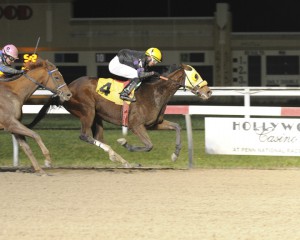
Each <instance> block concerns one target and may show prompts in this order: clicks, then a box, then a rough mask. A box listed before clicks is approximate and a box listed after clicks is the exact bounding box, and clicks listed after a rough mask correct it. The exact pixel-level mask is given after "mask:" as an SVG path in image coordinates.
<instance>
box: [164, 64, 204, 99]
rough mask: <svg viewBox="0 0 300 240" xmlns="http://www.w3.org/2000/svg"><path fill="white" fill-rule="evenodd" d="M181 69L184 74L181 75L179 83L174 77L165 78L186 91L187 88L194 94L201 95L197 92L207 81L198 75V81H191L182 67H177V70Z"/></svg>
mask: <svg viewBox="0 0 300 240" xmlns="http://www.w3.org/2000/svg"><path fill="white" fill-rule="evenodd" d="M182 70H183V73H184V74H183V75H182V80H181V82H180V83H178V82H177V81H176V80H175V79H172V78H167V79H169V80H173V81H174V82H176V84H177V85H178V86H179V87H183V90H184V91H186V90H187V89H188V90H190V91H191V92H192V93H193V94H195V95H202V94H200V93H199V89H201V88H202V87H204V86H207V82H206V81H205V80H203V79H202V78H201V77H200V79H199V81H197V82H196V83H195V82H194V81H192V80H191V79H190V78H189V75H188V74H187V73H186V71H185V69H184V68H181V69H178V71H182ZM187 82H188V85H189V86H187Z"/></svg>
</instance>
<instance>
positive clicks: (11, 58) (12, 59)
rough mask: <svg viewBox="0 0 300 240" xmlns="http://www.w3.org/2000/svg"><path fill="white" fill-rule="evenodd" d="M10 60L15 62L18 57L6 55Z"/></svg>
mask: <svg viewBox="0 0 300 240" xmlns="http://www.w3.org/2000/svg"><path fill="white" fill-rule="evenodd" d="M5 56H6V57H7V58H8V59H9V60H10V61H12V62H14V61H15V60H16V59H15V58H13V57H12V56H9V55H5Z"/></svg>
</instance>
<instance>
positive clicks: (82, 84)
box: [29, 64, 212, 167]
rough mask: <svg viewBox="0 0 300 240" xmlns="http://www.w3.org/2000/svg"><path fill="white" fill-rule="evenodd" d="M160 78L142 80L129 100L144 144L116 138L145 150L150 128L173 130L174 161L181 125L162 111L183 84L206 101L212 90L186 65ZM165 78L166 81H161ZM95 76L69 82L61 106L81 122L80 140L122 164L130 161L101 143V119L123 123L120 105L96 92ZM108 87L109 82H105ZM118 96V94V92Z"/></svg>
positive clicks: (132, 118) (149, 146)
mask: <svg viewBox="0 0 300 240" xmlns="http://www.w3.org/2000/svg"><path fill="white" fill-rule="evenodd" d="M164 76H166V77H162V76H161V77H160V79H159V78H157V77H156V78H154V79H149V80H146V81H143V82H142V84H141V85H140V86H139V88H138V89H137V90H136V92H135V97H136V100H137V101H136V102H134V103H131V104H130V106H129V109H128V112H129V116H128V128H129V129H130V130H131V131H132V132H133V133H134V134H135V135H136V136H137V137H138V138H139V139H140V140H141V142H142V143H143V144H144V146H134V145H130V144H129V143H128V142H127V141H126V139H125V138H121V139H118V142H119V143H120V144H121V145H122V146H124V147H125V148H127V149H128V150H129V151H145V152H148V151H150V150H151V149H152V148H153V144H152V142H151V140H150V138H149V135H148V133H147V129H151V130H175V131H176V145H175V151H174V153H173V154H172V157H171V158H172V160H173V161H175V160H176V159H177V158H178V156H179V152H180V150H181V138H180V130H181V129H180V126H179V125H178V124H177V123H174V122H170V121H166V120H164V112H165V109H166V107H167V103H168V102H169V100H170V99H171V97H172V96H173V95H174V94H175V93H176V91H177V90H178V89H179V88H180V87H183V88H184V89H187V90H189V91H191V92H192V93H194V94H195V95H197V96H199V98H201V99H203V100H206V99H208V98H210V96H211V93H212V92H211V90H210V88H209V87H208V86H207V82H206V81H204V80H203V79H202V78H201V76H200V75H199V73H197V72H196V71H195V69H194V68H192V67H191V66H189V65H184V64H182V65H180V66H175V65H173V66H171V67H170V68H169V71H168V72H167V73H165V74H164ZM162 79H165V80H162ZM97 84H98V78H95V77H87V76H84V77H80V78H78V79H76V80H74V81H73V82H71V83H70V84H69V89H70V91H71V92H72V96H73V97H72V98H71V99H70V101H68V102H65V103H63V106H64V107H65V108H66V109H67V110H68V111H69V112H70V113H71V114H73V115H74V116H76V117H77V118H79V120H80V122H81V134H80V139H81V140H83V141H85V142H88V143H90V144H94V145H96V146H98V147H100V148H102V149H104V150H105V151H106V152H108V154H109V157H110V160H112V161H119V162H121V163H123V165H124V166H125V167H129V166H130V165H129V163H128V162H127V161H126V160H124V159H123V158H122V157H121V156H120V155H118V154H117V153H115V152H114V151H113V150H112V149H111V147H110V146H108V145H106V144H104V143H103V122H102V121H103V120H104V121H106V122H109V123H113V124H116V125H120V126H121V125H124V124H123V118H122V113H123V111H122V110H123V109H122V105H117V104H115V103H114V102H112V101H109V100H107V99H106V98H104V97H102V96H100V95H99V94H98V93H97V92H96V87H97ZM108 86H109V85H108ZM104 91H105V94H107V95H109V94H110V89H107V88H105V89H104ZM117 96H119V95H118V93H117ZM54 104H56V103H54V101H53V99H52V100H50V101H49V102H48V103H47V104H46V105H44V107H43V108H42V109H41V110H40V112H39V114H38V115H37V116H36V118H35V119H34V120H33V122H32V123H31V124H29V127H33V126H34V125H35V124H37V123H38V122H39V121H40V120H41V119H42V118H43V117H44V116H45V115H46V113H47V111H48V109H49V107H50V106H51V105H54Z"/></svg>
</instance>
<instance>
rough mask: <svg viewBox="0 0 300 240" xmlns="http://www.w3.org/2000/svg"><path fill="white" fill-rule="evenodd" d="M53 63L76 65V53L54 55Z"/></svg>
mask: <svg viewBox="0 0 300 240" xmlns="http://www.w3.org/2000/svg"><path fill="white" fill-rule="evenodd" d="M54 61H55V62H56V63H77V62H78V53H55V54H54Z"/></svg>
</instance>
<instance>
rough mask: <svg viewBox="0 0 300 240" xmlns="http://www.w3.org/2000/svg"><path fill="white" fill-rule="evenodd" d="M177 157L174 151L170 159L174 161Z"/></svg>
mask: <svg viewBox="0 0 300 240" xmlns="http://www.w3.org/2000/svg"><path fill="white" fill-rule="evenodd" d="M177 158H178V156H177V155H176V154H175V153H173V154H172V156H171V159H172V161H173V162H175V161H176V160H177Z"/></svg>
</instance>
